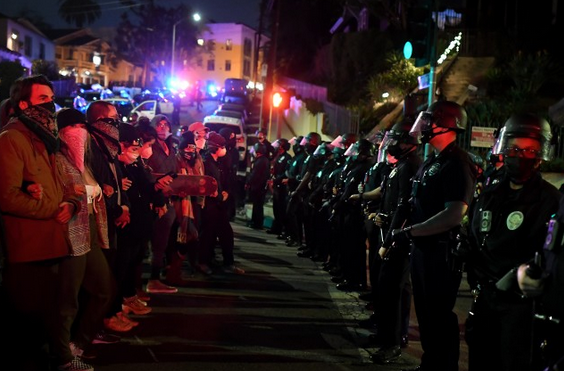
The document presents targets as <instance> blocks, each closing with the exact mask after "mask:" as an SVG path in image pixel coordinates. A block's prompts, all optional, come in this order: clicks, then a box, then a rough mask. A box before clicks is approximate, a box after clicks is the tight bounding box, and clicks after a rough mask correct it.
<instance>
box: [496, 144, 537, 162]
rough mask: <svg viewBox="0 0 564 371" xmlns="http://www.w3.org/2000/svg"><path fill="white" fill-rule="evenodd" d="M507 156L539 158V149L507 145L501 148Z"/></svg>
mask: <svg viewBox="0 0 564 371" xmlns="http://www.w3.org/2000/svg"><path fill="white" fill-rule="evenodd" d="M503 155H505V156H507V157H522V158H529V159H533V158H540V151H538V150H536V149H532V148H519V147H509V148H506V149H504V150H503Z"/></svg>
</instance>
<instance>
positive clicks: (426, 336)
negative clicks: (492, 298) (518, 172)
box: [392, 101, 475, 371]
mask: <svg viewBox="0 0 564 371" xmlns="http://www.w3.org/2000/svg"><path fill="white" fill-rule="evenodd" d="M466 121H467V117H466V111H465V110H464V108H462V107H461V106H460V105H458V104H457V103H455V102H450V101H441V102H436V103H433V104H432V105H431V106H430V107H429V108H428V109H427V111H426V112H421V113H420V114H419V116H418V118H417V120H416V121H415V123H414V124H413V127H412V129H411V131H410V134H411V135H415V136H417V137H419V138H421V141H422V142H423V143H429V144H430V146H432V148H433V150H434V153H432V154H431V155H430V156H429V158H428V159H427V160H426V161H425V162H424V163H423V165H422V166H421V167H420V168H419V170H418V172H417V174H416V176H415V181H414V182H415V183H414V184H413V198H412V214H411V217H410V220H409V222H408V223H407V224H406V225H407V227H404V228H402V229H401V230H400V229H395V230H393V232H392V239H393V241H395V242H396V243H399V244H403V243H405V240H406V239H407V238H412V240H413V249H412V256H411V268H412V269H411V278H412V283H413V297H414V304H415V312H416V314H417V320H418V323H419V330H420V334H421V346H422V348H423V352H424V353H423V356H422V358H421V365H420V366H417V368H416V370H423V371H428V370H433V371H456V370H458V357H459V348H460V342H459V329H458V318H457V316H456V314H455V313H454V312H453V308H454V304H455V301H456V296H457V293H458V287H459V285H460V280H461V275H460V273H459V272H458V271H457V270H455V269H452V267H451V263H452V257H451V254H450V248H451V247H452V246H453V245H455V244H456V240H455V235H456V232H457V229H458V228H459V226H460V222H461V221H462V218H463V216H464V214H465V213H466V211H467V209H468V205H469V204H470V202H471V201H472V196H473V194H474V182H475V179H474V177H475V176H474V173H473V169H474V166H473V165H472V164H471V161H470V159H469V157H468V154H467V153H466V152H465V151H464V150H462V149H461V148H460V147H458V146H457V145H456V135H457V133H459V132H463V131H464V130H465V129H466Z"/></svg>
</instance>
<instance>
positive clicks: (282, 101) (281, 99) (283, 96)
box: [272, 91, 290, 110]
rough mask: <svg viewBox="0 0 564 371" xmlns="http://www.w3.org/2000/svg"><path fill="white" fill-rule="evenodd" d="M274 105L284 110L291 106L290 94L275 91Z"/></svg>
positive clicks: (273, 95) (273, 96)
mask: <svg viewBox="0 0 564 371" xmlns="http://www.w3.org/2000/svg"><path fill="white" fill-rule="evenodd" d="M272 106H273V107H274V108H281V109H284V110H285V109H288V108H290V94H288V92H283V91H277V92H275V93H274V94H272Z"/></svg>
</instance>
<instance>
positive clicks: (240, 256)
mask: <svg viewBox="0 0 564 371" xmlns="http://www.w3.org/2000/svg"><path fill="white" fill-rule="evenodd" d="M267 214H268V208H267ZM232 224H233V228H234V230H235V236H236V237H235V246H236V250H235V260H236V264H237V265H238V266H239V267H241V268H243V269H245V271H246V274H245V275H226V274H224V273H222V272H221V271H220V270H219V269H218V270H216V271H215V272H214V274H213V275H211V276H207V277H206V276H203V275H201V274H200V273H194V274H191V273H190V272H189V271H188V269H186V271H185V275H186V278H189V279H190V286H189V287H185V288H180V290H179V292H178V293H176V294H160V295H157V294H153V295H151V300H150V306H151V307H152V308H153V311H152V312H151V313H150V314H148V315H145V316H134V317H133V318H134V319H135V320H137V321H139V322H140V325H139V326H138V327H136V328H134V329H133V330H131V331H130V332H129V333H126V334H124V336H123V337H122V341H121V342H120V343H117V344H108V345H95V346H94V347H95V351H96V353H97V359H96V360H95V361H94V362H92V363H93V364H94V365H95V369H96V370H98V371H114V370H115V371H118V370H119V371H128V370H135V371H149V370H150V371H156V370H171V371H174V370H184V371H191V370H205V371H208V370H210V371H212V370H218V371H219V370H233V371H238V370H292V371H297V370H312V371H315V370H324V371H327V370H356V369H371V370H400V369H403V368H408V367H414V366H416V365H417V364H418V357H419V356H420V354H421V348H420V344H419V341H418V339H419V333H418V330H417V323H416V319H415V317H414V316H413V315H412V323H411V326H410V343H409V346H408V348H406V349H404V352H403V355H402V357H401V358H400V359H399V361H398V362H397V363H396V364H393V365H386V366H381V365H375V364H373V363H371V362H370V359H369V356H370V354H371V353H372V352H374V351H375V350H377V349H376V348H374V344H371V343H370V341H369V340H368V335H369V334H370V332H369V331H367V330H364V329H361V328H359V327H358V321H359V320H361V319H365V318H367V317H368V315H369V314H370V312H368V311H367V310H366V309H364V305H365V303H364V302H363V301H361V300H359V299H358V293H353V292H350V293H346V292H341V291H339V290H337V289H336V288H335V285H334V284H333V283H331V281H330V280H329V278H330V276H329V274H328V273H326V272H325V271H323V270H322V269H321V266H320V263H316V262H313V261H311V260H310V259H304V258H299V257H297V256H296V249H295V248H289V247H286V246H285V245H284V244H283V243H282V241H279V240H277V239H276V238H275V236H272V235H268V234H266V233H265V232H264V231H257V230H253V229H250V228H247V227H246V226H245V217H244V216H243V217H241V216H239V217H238V220H237V221H235V222H234V223H232ZM217 256H218V259H219V260H221V254H220V251H218V252H217ZM460 294H461V295H460V300H459V304H458V305H457V311H458V312H459V317H460V318H459V319H460V322H461V323H463V321H464V318H465V316H466V311H467V309H468V305H469V302H470V299H469V293H468V292H467V290H466V289H465V288H464V287H463V288H462V289H461V293H460ZM412 312H413V310H412ZM461 328H462V326H461ZM466 353H467V352H466V348H465V345H464V343H463V342H462V356H461V362H460V365H461V367H460V370H461V371H465V370H466V369H467V366H466Z"/></svg>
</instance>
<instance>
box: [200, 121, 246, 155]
mask: <svg viewBox="0 0 564 371" xmlns="http://www.w3.org/2000/svg"><path fill="white" fill-rule="evenodd" d="M204 126H206V127H207V128H209V129H210V130H211V131H215V132H216V133H219V131H220V130H221V129H223V128H229V129H231V130H233V132H234V133H235V136H236V138H237V149H238V150H239V161H240V162H243V163H245V164H246V162H245V158H246V156H247V133H246V132H245V125H244V124H243V121H242V120H241V119H238V118H234V117H226V116H216V115H210V116H206V117H204Z"/></svg>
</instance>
